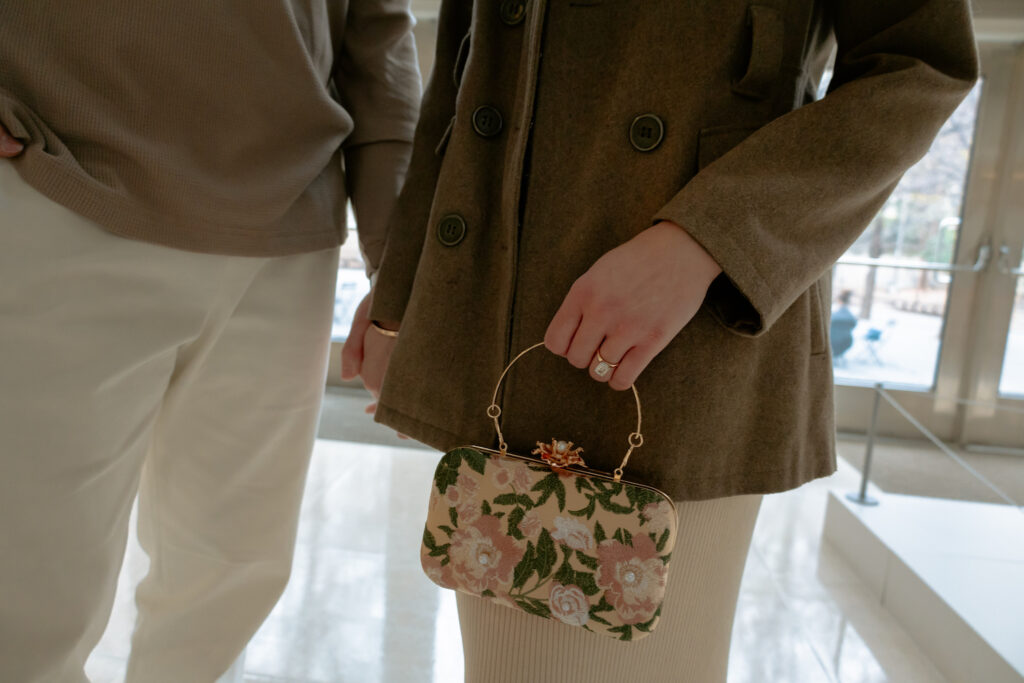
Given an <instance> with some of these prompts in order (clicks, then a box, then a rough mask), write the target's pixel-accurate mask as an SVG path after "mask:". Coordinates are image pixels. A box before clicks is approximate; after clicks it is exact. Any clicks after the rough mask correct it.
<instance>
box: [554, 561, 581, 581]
mask: <svg viewBox="0 0 1024 683" xmlns="http://www.w3.org/2000/svg"><path fill="white" fill-rule="evenodd" d="M551 578H552V579H554V580H555V581H557V582H558V583H560V584H562V585H563V586H568V585H569V584H572V583H575V581H576V572H574V571H573V570H572V567H570V566H569V560H568V559H566V561H565V562H563V563H562V566H561V567H559V568H558V571H557V572H555V575H554V576H552V577H551Z"/></svg>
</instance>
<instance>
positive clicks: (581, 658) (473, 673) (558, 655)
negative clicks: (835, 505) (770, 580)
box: [456, 495, 761, 683]
mask: <svg viewBox="0 0 1024 683" xmlns="http://www.w3.org/2000/svg"><path fill="white" fill-rule="evenodd" d="M676 505H677V506H678V509H679V536H678V540H677V541H676V547H675V550H673V552H672V565H671V568H670V569H669V579H668V586H667V587H666V590H665V602H664V606H663V608H662V616H661V621H660V622H659V623H658V627H657V628H656V629H655V630H654V632H653V633H652V634H650V635H649V636H647V637H646V638H644V639H643V640H640V641H638V642H636V643H620V642H618V641H615V640H612V639H610V638H608V637H605V636H599V635H595V634H593V633H588V632H586V631H584V630H583V629H581V628H576V627H573V626H566V625H565V624H562V623H560V622H558V621H555V620H547V619H540V618H538V617H534V616H530V615H528V614H526V613H524V612H519V611H517V610H514V609H510V608H508V607H503V606H501V605H495V604H494V603H492V602H489V601H487V600H483V599H481V598H477V597H473V596H467V595H463V594H461V593H459V594H458V596H457V598H456V600H457V602H458V607H459V623H460V625H461V628H462V644H463V650H464V652H465V658H466V683H625V682H627V681H638V682H642V683H724V682H725V674H726V668H727V665H728V663H729V639H730V636H731V634H732V622H733V616H734V615H735V613H736V600H737V598H738V596H739V588H740V580H741V579H742V577H743V566H744V564H745V563H746V559H747V551H748V550H749V548H750V539H751V537H752V535H753V533H754V523H755V522H756V520H757V513H758V510H759V509H760V507H761V496H759V495H754V496H736V497H733V498H720V499H716V500H707V501H698V502H683V503H677V504H676Z"/></svg>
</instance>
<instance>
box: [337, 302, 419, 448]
mask: <svg viewBox="0 0 1024 683" xmlns="http://www.w3.org/2000/svg"><path fill="white" fill-rule="evenodd" d="M372 304H373V290H370V293H369V294H367V295H366V296H365V297H364V298H363V300H362V301H361V302H360V304H359V307H358V308H356V314H355V317H354V318H353V320H352V329H351V330H350V331H349V333H348V339H346V340H345V346H344V347H343V348H342V350H341V378H342V379H344V380H351V379H355V378H356V377H360V376H361V377H362V379H363V386H365V387H366V389H367V391H369V392H370V394H372V395H373V398H374V399H375V400H376V399H378V398H380V387H381V384H383V382H384V372H385V371H386V370H387V367H388V361H389V360H390V359H391V351H392V350H394V348H395V338H393V337H388V336H385V335H383V334H381V333H380V332H379V331H377V330H375V329H373V327H372V326H371V324H370V318H369V315H370V307H371V305H372ZM385 326H386V327H388V328H389V329H390V328H394V329H395V330H396V331H397V329H398V325H389V324H385ZM376 407H377V404H376V403H373V404H371V405H370V406H369V407H368V408H367V410H366V412H368V413H373V412H374V410H375V409H376ZM399 436H400V437H402V438H403V439H404V438H406V437H405V436H403V435H402V434H399Z"/></svg>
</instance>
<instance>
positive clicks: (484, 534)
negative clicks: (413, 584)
mask: <svg viewBox="0 0 1024 683" xmlns="http://www.w3.org/2000/svg"><path fill="white" fill-rule="evenodd" d="M501 523H502V520H500V519H498V518H497V517H492V516H491V515H483V516H481V517H480V518H479V519H477V520H476V521H475V522H473V523H472V524H470V525H469V526H464V527H459V528H458V529H456V530H455V532H454V533H453V534H452V538H451V543H452V545H451V548H450V549H449V551H448V553H449V556H450V557H451V568H452V576H453V578H454V579H455V581H456V582H457V583H458V585H459V586H460V587H461V588H463V589H464V590H467V591H471V592H474V593H482V592H484V591H485V590H491V591H493V592H494V593H507V592H508V590H509V588H511V587H512V573H513V570H514V569H515V567H516V565H517V564H518V563H519V560H521V559H522V558H523V552H524V547H523V546H522V545H520V544H519V542H518V541H516V540H515V539H514V538H511V537H509V536H506V535H505V534H504V530H503V529H502V528H501Z"/></svg>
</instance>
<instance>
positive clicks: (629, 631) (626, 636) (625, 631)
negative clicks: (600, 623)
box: [608, 624, 633, 642]
mask: <svg viewBox="0 0 1024 683" xmlns="http://www.w3.org/2000/svg"><path fill="white" fill-rule="evenodd" d="M608 633H620V634H622V635H620V636H619V640H624V641H626V642H629V641H631V640H633V627H632V626H630V625H629V624H623V625H622V626H616V627H615V628H610V629H608Z"/></svg>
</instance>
